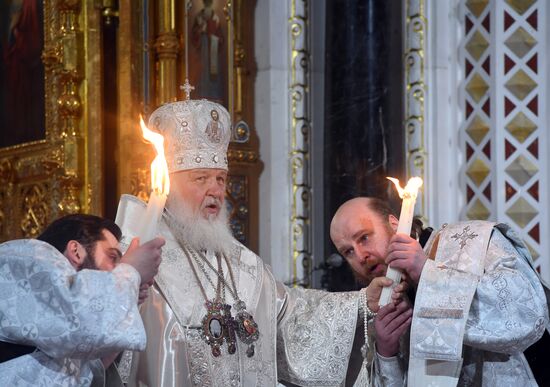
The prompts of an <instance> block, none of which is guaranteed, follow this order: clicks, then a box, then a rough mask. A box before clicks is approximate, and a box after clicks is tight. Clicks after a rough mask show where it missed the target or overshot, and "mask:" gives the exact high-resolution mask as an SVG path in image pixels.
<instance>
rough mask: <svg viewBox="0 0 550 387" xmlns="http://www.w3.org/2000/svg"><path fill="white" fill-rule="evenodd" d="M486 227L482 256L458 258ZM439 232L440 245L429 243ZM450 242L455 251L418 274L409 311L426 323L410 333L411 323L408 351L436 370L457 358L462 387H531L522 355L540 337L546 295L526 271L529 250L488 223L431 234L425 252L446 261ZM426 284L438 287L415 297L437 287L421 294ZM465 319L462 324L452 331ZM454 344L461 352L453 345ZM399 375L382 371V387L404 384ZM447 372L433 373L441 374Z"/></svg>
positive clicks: (545, 320) (533, 275) (545, 323)
mask: <svg viewBox="0 0 550 387" xmlns="http://www.w3.org/2000/svg"><path fill="white" fill-rule="evenodd" d="M487 227H489V234H488V235H490V239H489V240H488V247H487V244H485V248H486V251H485V250H483V249H480V250H482V251H478V254H477V256H476V255H475V254H472V253H471V252H469V253H468V254H463V253H462V252H461V251H462V249H463V248H466V245H467V244H469V243H470V242H472V241H473V240H474V238H477V237H480V235H481V234H483V231H482V229H485V228H487ZM449 228H451V226H448V228H447V230H448V231H449ZM491 231H492V233H491ZM439 234H441V235H444V236H445V240H443V236H442V237H441V239H440V240H439V241H438V242H434V241H435V240H436V237H437V236H438V235H439ZM452 243H456V244H458V247H457V248H456V249H455V248H453V251H452V253H451V254H447V258H448V260H447V261H446V262H445V263H443V262H442V261H441V260H439V259H438V258H437V256H436V260H435V261H434V260H431V259H429V260H428V261H427V262H426V264H425V266H424V269H423V271H422V274H421V280H420V285H419V288H418V293H417V295H416V300H417V301H418V302H415V306H414V307H415V319H424V321H423V322H422V325H418V329H417V331H416V332H415V325H414V324H415V322H414V320H413V331H412V333H411V348H413V349H412V350H414V351H416V352H417V353H420V352H423V355H424V358H425V359H437V360H430V361H429V362H430V364H431V365H430V366H434V370H435V369H436V368H437V367H438V366H440V365H441V364H443V362H445V361H447V360H451V361H453V360H455V359H456V356H458V362H457V364H459V363H460V361H461V362H462V364H461V367H460V368H458V370H457V371H458V372H457V376H458V385H459V386H484V387H489V386H494V387H502V386H536V385H537V384H536V382H535V380H534V377H533V375H532V373H531V370H530V368H529V365H528V363H527V361H526V359H525V356H524V355H523V351H524V350H525V349H527V348H528V347H529V346H530V345H532V344H533V343H535V342H536V341H537V340H538V339H539V338H540V337H541V336H542V334H543V333H544V329H545V327H548V325H549V318H548V307H547V299H546V296H545V290H544V289H543V286H542V284H541V281H540V279H539V278H538V276H537V274H536V272H535V270H534V269H533V268H532V266H531V260H530V256H529V253H528V251H527V249H526V248H525V246H524V245H523V243H522V242H521V241H520V240H519V238H518V237H517V236H516V235H515V234H514V233H513V232H512V230H511V229H510V228H509V227H508V226H507V225H504V224H499V225H496V226H495V228H494V229H493V225H492V224H489V223H487V222H478V221H477V222H464V223H461V224H457V225H453V226H452V232H448V233H445V234H442V233H441V231H440V232H439V233H435V232H434V233H433V234H432V236H431V238H430V240H429V241H428V243H427V244H426V248H425V250H426V254H427V255H428V256H433V255H434V252H435V251H436V250H437V254H438V255H439V254H442V255H445V251H441V250H444V249H446V248H451V246H450V245H451V244H452ZM441 246H443V247H441ZM480 247H482V245H480ZM432 249H433V251H432ZM462 259H474V260H475V259H477V260H480V261H478V262H477V263H476V262H474V261H471V262H470V263H466V266H465V265H463V264H461V263H460V260H462ZM479 262H481V265H482V267H481V271H480V275H479V276H478V277H477V279H475V282H474V292H475V293H474V294H473V297H472V298H471V304H469V302H470V301H469V300H468V296H467V293H468V292H469V289H466V288H468V287H469V285H468V283H470V282H471V281H470V280H467V278H471V277H472V273H474V272H475V271H476V270H472V271H471V272H470V269H469V268H468V266H470V267H471V266H472V265H473V264H476V266H477V264H478V263H479ZM457 268H458V269H457ZM464 275H467V276H466V277H464ZM457 278H459V279H460V280H458V279H457ZM423 283H424V285H423ZM428 283H431V284H432V286H437V289H438V290H437V294H424V293H422V294H421V293H420V292H423V289H424V291H427V292H428V293H430V292H433V291H434V289H435V288H433V289H431V288H426V286H425V285H426V284H428ZM461 288H464V292H462V289H461ZM462 293H464V294H462ZM462 307H466V308H467V309H466V315H464V314H463V313H461V308H462ZM462 318H464V319H465V324H464V325H463V326H462V327H461V326H460V324H459V325H456V324H455V322H456V321H460V320H461V319H462ZM418 322H420V321H418ZM430 327H431V328H430ZM461 330H462V332H461ZM462 335H463V336H462ZM462 337H463V339H462ZM457 340H458V345H459V348H456V347H455V344H456V343H455V341H457ZM460 341H462V343H461V342H460ZM430 352H431V353H430ZM394 361H395V362H397V360H396V359H394ZM438 362H439V364H438ZM451 366H452V362H451ZM389 369H390V368H388V370H389ZM398 370H399V367H397V366H395V365H394V367H393V371H394V372H386V373H385V375H384V378H385V380H386V383H387V385H392V386H399V385H404V384H406V377H405V375H404V374H403V373H401V374H400V373H399V372H397V371H398ZM448 371H449V370H448V369H447V370H444V373H442V374H439V373H431V375H434V376H436V375H446V374H447V372H448ZM409 372H410V371H409ZM412 376H413V377H414V376H415V375H412ZM434 380H435V381H434ZM431 383H432V384H430V385H433V386H434V387H437V386H439V385H440V384H438V382H437V376H436V378H435V379H433V380H432V381H431Z"/></svg>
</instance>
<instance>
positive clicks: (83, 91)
mask: <svg viewBox="0 0 550 387" xmlns="http://www.w3.org/2000/svg"><path fill="white" fill-rule="evenodd" d="M39 4H40V6H41V7H43V12H42V15H43V26H44V28H43V32H44V40H43V42H44V46H43V48H42V55H41V59H42V63H43V66H44V106H45V118H44V121H45V135H44V137H43V138H41V139H38V140H36V141H32V142H24V143H19V144H16V145H13V146H9V147H4V148H0V160H1V161H0V181H1V183H2V185H1V187H0V240H6V239H13V238H19V237H34V236H36V235H38V233H40V232H41V231H42V228H43V227H44V226H45V225H46V224H48V223H49V222H51V221H52V220H53V219H54V218H56V217H58V216H59V215H61V214H64V213H73V212H93V213H96V214H101V211H102V202H101V198H97V199H95V200H90V198H92V193H93V192H94V190H99V187H97V186H95V185H94V184H96V182H98V181H99V180H100V179H98V178H97V176H99V175H100V174H101V173H102V172H101V169H100V168H96V167H95V166H96V165H101V152H100V151H99V149H98V147H97V146H96V145H95V143H94V142H90V138H89V136H90V134H89V133H91V131H90V130H89V128H90V127H93V128H94V131H93V132H92V134H95V133H101V130H102V128H101V126H100V124H99V121H94V119H93V117H96V116H99V114H98V112H99V111H100V109H101V101H100V100H99V99H97V98H89V97H88V95H89V94H90V93H93V89H94V88H97V87H99V85H101V82H100V75H101V74H100V70H98V67H97V66H96V67H94V63H95V62H94V61H93V60H89V58H93V57H94V58H97V57H99V56H100V55H101V53H100V47H99V40H98V39H97V36H99V34H100V31H101V26H100V25H99V20H100V19H99V18H98V17H96V14H99V12H101V10H100V9H97V8H95V5H94V2H88V1H84V0H60V1H44V2H39ZM83 42H86V45H84V44H83ZM87 52H88V53H90V55H87ZM85 58H88V60H85ZM83 83H86V85H90V86H91V87H86V88H84V87H82V85H83ZM84 111H86V112H87V114H88V116H87V118H86V119H83V112H84ZM90 117H92V118H90ZM86 152H88V156H87V155H86ZM90 182H93V184H92V183H90Z"/></svg>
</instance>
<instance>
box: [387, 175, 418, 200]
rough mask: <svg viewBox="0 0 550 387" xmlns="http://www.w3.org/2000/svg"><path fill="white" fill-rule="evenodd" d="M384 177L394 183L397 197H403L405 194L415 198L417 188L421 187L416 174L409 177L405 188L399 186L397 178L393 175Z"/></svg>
mask: <svg viewBox="0 0 550 387" xmlns="http://www.w3.org/2000/svg"><path fill="white" fill-rule="evenodd" d="M386 179H388V180H390V181H391V182H392V183H393V184H394V185H395V188H396V189H397V192H398V193H399V197H400V198H401V199H403V198H404V197H405V196H406V197H410V198H416V195H417V194H418V189H419V188H420V187H422V179H421V178H420V177H418V176H415V177H411V178H410V179H409V181H408V182H407V185H406V186H405V188H401V185H400V183H399V179H396V178H394V177H386Z"/></svg>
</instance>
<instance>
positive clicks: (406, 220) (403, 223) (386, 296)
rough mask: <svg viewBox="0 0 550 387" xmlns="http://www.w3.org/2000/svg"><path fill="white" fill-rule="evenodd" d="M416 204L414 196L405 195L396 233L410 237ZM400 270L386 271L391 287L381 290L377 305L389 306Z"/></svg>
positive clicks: (399, 278) (391, 269) (399, 280)
mask: <svg viewBox="0 0 550 387" xmlns="http://www.w3.org/2000/svg"><path fill="white" fill-rule="evenodd" d="M415 202H416V195H414V196H412V195H410V194H409V193H406V194H405V196H404V198H403V203H402V204H401V214H399V224H398V225H397V232H398V233H403V234H407V235H410V233H411V227H412V221H413V215H414V204H415ZM401 275H402V273H401V270H398V269H394V268H392V267H390V266H388V269H387V271H386V277H388V278H389V279H391V280H392V281H393V283H392V285H391V286H386V287H384V288H383V289H382V294H381V295H380V300H379V305H380V306H384V305H386V304H389V303H390V301H391V293H392V291H393V288H394V287H396V286H397V285H398V284H399V282H401Z"/></svg>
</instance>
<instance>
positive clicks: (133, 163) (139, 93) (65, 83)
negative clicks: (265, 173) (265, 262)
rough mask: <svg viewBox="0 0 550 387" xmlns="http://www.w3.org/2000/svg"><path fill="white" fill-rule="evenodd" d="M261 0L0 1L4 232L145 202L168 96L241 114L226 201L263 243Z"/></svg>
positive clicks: (246, 234)
mask: <svg viewBox="0 0 550 387" xmlns="http://www.w3.org/2000/svg"><path fill="white" fill-rule="evenodd" d="M254 6H255V1H254V0H189V1H176V0H156V1H148V0H138V1H135V0H133V1H131V0H119V1H115V0H96V1H85V0H59V1H44V2H43V1H40V0H12V1H7V2H3V3H2V4H1V5H0V15H2V16H0V31H1V32H0V50H1V51H2V54H3V55H1V56H0V127H1V134H0V239H1V240H2V241H4V240H8V239H14V238H21V237H34V236H36V235H37V234H38V233H39V232H40V231H41V230H42V228H43V227H44V226H45V225H46V224H48V223H49V222H50V221H52V220H53V219H55V218H57V217H58V216H61V215H63V214H68V213H76V212H84V213H92V214H98V215H104V216H108V217H110V218H114V216H115V214H116V208H117V204H118V199H119V197H120V195H121V194H124V193H130V194H133V195H136V196H138V197H140V198H141V199H143V200H147V199H148V196H149V191H150V182H149V180H150V176H149V174H150V173H149V165H150V163H151V161H152V159H153V158H154V150H153V147H152V146H151V145H150V144H147V143H145V142H144V140H143V139H142V137H141V130H140V127H139V116H140V114H141V115H142V116H143V117H144V119H145V122H147V118H148V116H149V115H150V114H151V112H152V111H153V110H154V109H156V108H157V107H158V106H160V105H161V104H163V103H167V102H171V101H175V100H179V99H183V96H184V91H183V90H181V88H180V86H181V85H183V84H184V82H185V80H186V79H189V82H190V83H191V84H192V85H193V86H194V87H195V89H194V91H193V92H192V93H191V98H195V99H198V98H208V99H211V100H214V101H217V102H219V103H221V104H223V105H224V106H225V107H227V109H228V110H229V112H230V113H231V116H232V119H233V134H232V141H231V144H230V146H229V153H228V159H229V168H230V177H229V179H228V185H227V195H226V196H227V202H228V206H229V210H230V214H231V227H232V229H233V232H234V234H235V236H236V238H237V239H239V240H240V241H241V242H243V243H244V244H246V245H247V246H249V247H250V248H251V249H252V250H254V251H257V250H258V226H257V225H258V181H259V174H260V172H261V169H262V164H261V161H260V160H259V144H258V138H257V136H256V134H255V130H254V127H253V122H254V111H253V101H254V94H253V93H254V88H253V81H254V76H255V63H254V53H253V15H254Z"/></svg>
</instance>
